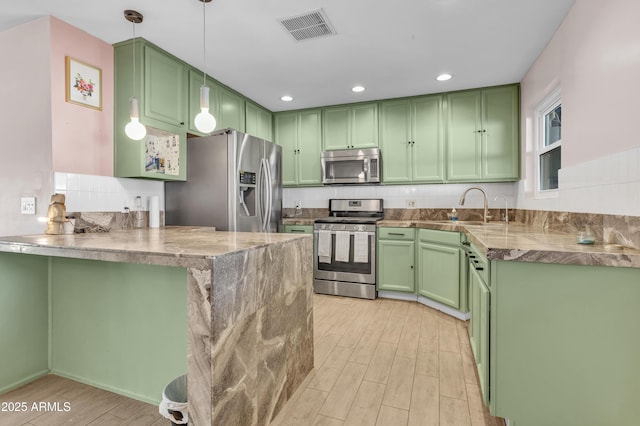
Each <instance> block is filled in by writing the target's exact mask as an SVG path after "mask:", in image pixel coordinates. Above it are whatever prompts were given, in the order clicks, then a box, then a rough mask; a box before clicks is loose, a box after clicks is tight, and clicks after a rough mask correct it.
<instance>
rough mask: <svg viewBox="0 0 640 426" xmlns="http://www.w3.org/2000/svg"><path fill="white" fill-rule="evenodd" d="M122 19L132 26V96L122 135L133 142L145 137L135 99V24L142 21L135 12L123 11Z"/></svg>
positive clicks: (145, 131)
mask: <svg viewBox="0 0 640 426" xmlns="http://www.w3.org/2000/svg"><path fill="white" fill-rule="evenodd" d="M124 18H125V19H126V20H127V21H129V22H131V23H132V24H133V96H131V99H129V118H130V119H131V121H130V122H128V123H127V125H126V126H125V127H124V133H125V134H126V135H127V136H128V137H129V138H130V139H133V140H134V141H139V140H140V139H143V138H144V137H145V136H146V135H147V128H146V127H145V126H144V124H142V123H141V122H140V112H139V110H138V100H137V99H136V24H139V23H140V22H142V20H143V19H144V18H143V16H142V14H141V13H139V12H136V11H135V10H125V11H124Z"/></svg>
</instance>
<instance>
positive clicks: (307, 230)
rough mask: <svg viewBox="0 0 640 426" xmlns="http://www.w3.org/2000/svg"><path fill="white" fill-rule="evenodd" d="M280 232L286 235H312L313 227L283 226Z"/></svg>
mask: <svg viewBox="0 0 640 426" xmlns="http://www.w3.org/2000/svg"><path fill="white" fill-rule="evenodd" d="M282 232H285V233H288V234H313V225H283V226H282Z"/></svg>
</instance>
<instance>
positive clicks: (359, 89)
mask: <svg viewBox="0 0 640 426" xmlns="http://www.w3.org/2000/svg"><path fill="white" fill-rule="evenodd" d="M351 91H352V92H356V93H360V92H364V87H363V86H353V88H352V89H351Z"/></svg>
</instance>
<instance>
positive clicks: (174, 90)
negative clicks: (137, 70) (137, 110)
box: [141, 44, 189, 128]
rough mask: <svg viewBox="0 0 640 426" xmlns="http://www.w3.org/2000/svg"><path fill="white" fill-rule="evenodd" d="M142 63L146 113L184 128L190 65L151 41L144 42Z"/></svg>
mask: <svg viewBox="0 0 640 426" xmlns="http://www.w3.org/2000/svg"><path fill="white" fill-rule="evenodd" d="M143 64H144V96H143V98H144V102H143V105H144V115H145V117H147V118H151V119H154V120H158V121H162V122H164V123H167V124H170V125H172V126H176V127H178V128H184V126H185V123H186V121H187V117H186V116H187V99H188V96H189V95H188V93H187V90H188V89H187V67H186V66H185V64H184V63H182V62H179V61H177V60H176V59H175V58H173V57H171V56H169V55H168V54H166V53H165V52H163V51H161V50H159V49H156V48H154V47H152V46H150V45H148V44H147V45H145V46H144V62H143ZM141 121H142V120H141Z"/></svg>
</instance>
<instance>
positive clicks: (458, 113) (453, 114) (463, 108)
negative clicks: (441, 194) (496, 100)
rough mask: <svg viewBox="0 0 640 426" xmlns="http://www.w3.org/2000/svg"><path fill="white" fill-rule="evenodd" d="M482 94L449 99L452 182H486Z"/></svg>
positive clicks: (448, 174) (456, 94)
mask: <svg viewBox="0 0 640 426" xmlns="http://www.w3.org/2000/svg"><path fill="white" fill-rule="evenodd" d="M481 99H482V96H481V91H480V90H473V91H467V92H459V93H452V94H449V95H448V96H447V178H448V180H451V181H478V180H481V178H482V172H481V168H480V161H479V160H480V152H481V148H482V124H481V121H482V117H481V114H480V112H481V110H480V105H481Z"/></svg>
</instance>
